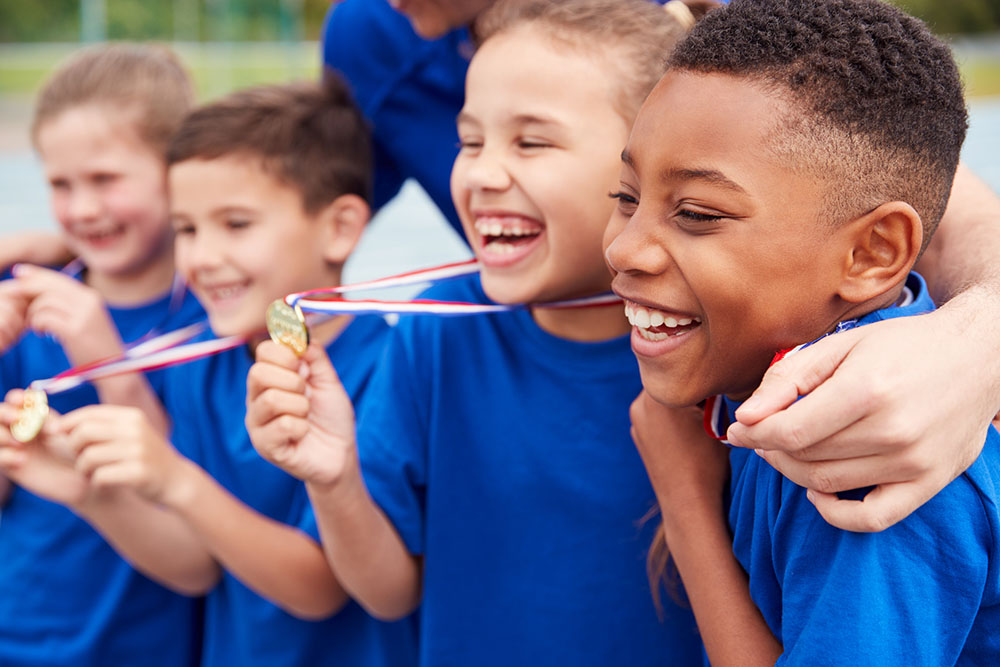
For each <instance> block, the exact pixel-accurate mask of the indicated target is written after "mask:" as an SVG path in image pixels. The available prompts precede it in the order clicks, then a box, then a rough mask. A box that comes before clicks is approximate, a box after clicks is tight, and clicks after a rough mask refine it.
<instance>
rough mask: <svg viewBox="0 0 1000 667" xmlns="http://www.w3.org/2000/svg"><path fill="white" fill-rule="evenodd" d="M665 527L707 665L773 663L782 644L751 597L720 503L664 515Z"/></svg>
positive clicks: (741, 666)
mask: <svg viewBox="0 0 1000 667" xmlns="http://www.w3.org/2000/svg"><path fill="white" fill-rule="evenodd" d="M663 527H664V531H665V533H666V537H667V545H668V547H669V549H670V555H671V558H672V559H673V561H674V563H675V565H676V566H677V571H678V572H679V573H680V576H681V579H682V581H683V582H684V590H685V592H686V593H687V596H688V599H689V600H690V602H691V608H692V610H693V611H694V615H695V619H696V620H697V622H698V630H699V632H700V633H701V638H702V641H703V642H704V644H705V651H706V653H707V654H708V658H709V661H710V662H711V664H712V665H714V666H715V667H721V666H726V665H739V666H740V667H744V666H751V665H773V664H774V663H775V661H776V660H777V659H778V657H779V656H780V655H781V644H779V643H778V640H777V639H775V637H774V635H773V634H772V633H771V630H770V628H768V626H767V623H766V622H765V621H764V617H763V616H762V615H761V613H760V610H759V609H757V606H756V605H755V604H754V602H753V600H752V598H751V597H750V587H749V583H748V580H747V575H746V573H745V572H744V571H743V568H742V567H740V564H739V562H738V561H737V560H736V557H735V556H734V555H733V551H732V539H731V537H730V535H729V531H728V529H727V527H726V521H725V517H724V515H723V512H722V508H721V506H718V505H716V504H715V503H710V504H705V505H703V506H699V507H692V506H686V507H684V508H683V511H678V512H674V513H673V514H669V513H665V514H664V523H663Z"/></svg>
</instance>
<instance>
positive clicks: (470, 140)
mask: <svg viewBox="0 0 1000 667" xmlns="http://www.w3.org/2000/svg"><path fill="white" fill-rule="evenodd" d="M482 147H483V140H482V139H480V138H479V137H461V138H460V139H459V141H458V150H459V151H461V152H463V153H474V152H476V151H478V150H479V149H481V148H482Z"/></svg>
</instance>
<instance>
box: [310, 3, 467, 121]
mask: <svg viewBox="0 0 1000 667" xmlns="http://www.w3.org/2000/svg"><path fill="white" fill-rule="evenodd" d="M466 34H467V31H465V30H460V31H456V32H454V33H451V34H449V35H446V36H445V37H443V38H441V39H438V40H433V41H429V40H425V39H423V38H422V37H420V36H419V35H417V34H416V33H415V32H414V31H413V28H412V26H411V25H410V22H409V20H408V19H407V18H406V17H405V16H404V15H402V14H400V13H399V12H397V11H396V10H394V9H393V8H392V7H390V6H389V4H388V2H386V0H344V1H343V2H340V3H336V4H334V5H333V6H332V7H331V9H330V11H329V13H328V14H327V17H326V22H325V23H324V25H323V34H322V49H323V54H322V55H323V63H324V65H326V66H327V67H330V68H332V69H334V70H337V71H338V72H340V73H341V74H342V75H343V76H344V78H345V79H346V80H347V81H348V83H349V84H350V87H351V89H352V91H353V92H354V97H355V100H356V101H357V103H358V105H359V106H360V107H361V108H362V110H363V111H364V112H365V114H366V115H368V116H369V117H370V116H371V115H372V113H373V112H374V111H375V108H376V107H377V106H378V105H379V104H380V103H381V101H382V100H383V99H384V98H385V97H386V95H387V94H388V93H389V92H390V91H392V90H393V89H395V88H396V87H397V86H400V85H402V82H403V81H404V80H406V79H408V78H411V77H413V76H421V77H426V76H429V73H428V72H427V70H428V69H444V70H448V74H449V76H447V77H445V78H446V79H447V80H448V82H449V85H452V86H458V87H460V88H461V89H464V84H465V76H464V68H465V66H466V64H467V58H466V59H465V60H463V59H462V55H461V53H460V50H459V49H457V48H456V44H457V43H458V42H460V41H462V40H463V35H466ZM455 63H457V64H458V65H457V66H458V67H459V75H458V76H457V77H456V76H453V75H452V74H453V72H452V71H451V70H452V69H454V67H453V66H452V65H454V64H455ZM418 73H419V74H418ZM431 78H434V77H433V76H431Z"/></svg>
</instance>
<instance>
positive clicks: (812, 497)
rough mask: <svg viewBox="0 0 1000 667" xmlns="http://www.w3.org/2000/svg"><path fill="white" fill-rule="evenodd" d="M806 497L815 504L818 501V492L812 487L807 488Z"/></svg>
mask: <svg viewBox="0 0 1000 667" xmlns="http://www.w3.org/2000/svg"><path fill="white" fill-rule="evenodd" d="M806 498H808V499H809V502H811V503H813V504H815V503H816V494H815V493H813V490H812V489H806Z"/></svg>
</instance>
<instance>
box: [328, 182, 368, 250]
mask: <svg viewBox="0 0 1000 667" xmlns="http://www.w3.org/2000/svg"><path fill="white" fill-rule="evenodd" d="M316 217H317V219H318V221H319V223H320V224H321V225H322V226H323V237H322V238H323V248H322V250H323V259H325V260H326V261H327V262H329V263H330V264H336V265H338V266H343V264H344V262H346V261H347V258H348V257H349V256H350V254H351V253H352V252H354V248H355V246H357V245H358V240H359V239H360V238H361V233H362V232H363V231H364V230H365V225H366V224H368V219H369V218H370V217H371V209H370V208H369V207H368V204H367V203H366V202H365V200H364V199H362V198H361V197H359V196H358V195H352V194H347V195H340V196H339V197H337V198H336V199H334V200H333V201H332V202H330V203H329V204H328V205H327V206H326V208H324V209H323V210H321V211H320V212H319V214H318V215H317V216H316Z"/></svg>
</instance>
